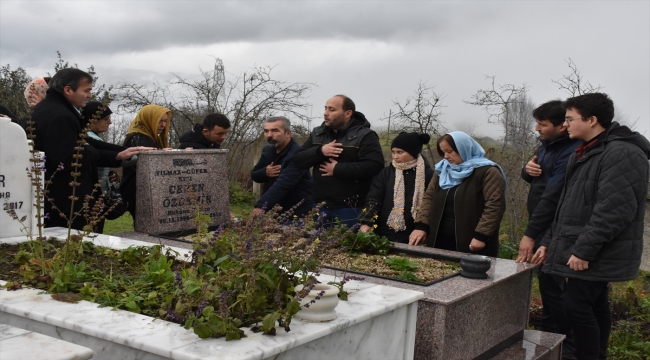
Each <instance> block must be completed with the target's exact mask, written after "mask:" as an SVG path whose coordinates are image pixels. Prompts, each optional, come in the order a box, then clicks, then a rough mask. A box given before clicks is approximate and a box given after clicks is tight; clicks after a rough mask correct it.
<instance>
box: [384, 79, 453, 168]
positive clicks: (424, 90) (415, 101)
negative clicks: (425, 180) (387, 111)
mask: <svg viewBox="0 0 650 360" xmlns="http://www.w3.org/2000/svg"><path fill="white" fill-rule="evenodd" d="M444 98H445V95H444V94H439V93H436V92H435V91H434V87H431V86H427V84H426V82H422V81H420V82H419V83H418V88H417V89H416V90H415V93H414V94H413V95H411V96H409V97H407V98H406V100H405V101H404V102H403V103H402V102H400V101H399V100H393V106H395V107H397V110H396V111H392V110H391V115H390V119H391V125H390V127H391V128H392V129H394V130H395V131H396V132H400V131H407V132H418V133H422V134H429V135H431V136H432V137H439V136H441V135H443V134H444V133H446V132H447V129H446V128H445V127H444V126H443V125H442V122H441V121H440V115H442V112H441V111H440V109H441V108H442V107H443V105H442V100H444ZM426 148H427V152H428V156H429V159H430V160H431V161H433V159H434V157H433V150H432V149H431V146H430V145H429V144H427V145H426Z"/></svg>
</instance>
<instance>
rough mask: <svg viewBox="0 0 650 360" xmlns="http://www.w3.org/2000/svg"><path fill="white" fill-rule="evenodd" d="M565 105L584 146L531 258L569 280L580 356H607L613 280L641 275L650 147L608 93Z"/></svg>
mask: <svg viewBox="0 0 650 360" xmlns="http://www.w3.org/2000/svg"><path fill="white" fill-rule="evenodd" d="M563 106H564V108H565V109H566V117H565V124H566V126H567V131H568V132H569V136H570V137H571V138H572V139H578V140H581V145H580V146H578V148H576V150H575V153H574V154H572V155H571V157H570V158H569V163H568V167H567V173H566V180H565V186H564V190H563V191H562V195H561V196H560V201H559V203H558V208H557V212H556V214H555V217H554V220H553V225H552V226H551V230H550V231H548V232H547V233H546V235H544V237H543V238H542V241H541V244H540V247H539V249H538V250H537V252H536V253H535V255H534V256H533V258H539V259H540V260H541V262H543V263H544V265H543V267H542V271H543V272H545V273H548V274H551V275H553V276H556V277H557V279H558V281H562V279H563V280H564V298H563V300H564V301H563V304H564V311H565V314H566V317H567V320H568V322H569V324H570V326H571V329H572V331H573V337H574V343H575V350H576V351H575V356H576V358H577V359H579V360H581V359H606V357H607V347H608V340H609V333H610V330H611V326H612V320H611V310H610V308H609V301H608V283H609V282H610V281H628V280H632V279H635V278H636V277H638V276H639V266H640V264H641V253H642V251H643V216H644V213H645V203H646V198H647V193H648V170H649V169H648V159H650V142H648V140H647V139H646V138H644V137H643V136H642V135H640V134H639V133H637V132H633V131H631V130H630V129H629V128H628V127H627V126H621V125H619V124H618V123H617V122H613V121H612V119H613V118H614V103H613V102H612V100H611V99H610V98H609V97H608V96H607V95H606V94H602V93H591V94H585V95H580V96H576V97H573V98H570V99H567V100H566V101H565V102H564V104H563ZM547 256H548V257H547Z"/></svg>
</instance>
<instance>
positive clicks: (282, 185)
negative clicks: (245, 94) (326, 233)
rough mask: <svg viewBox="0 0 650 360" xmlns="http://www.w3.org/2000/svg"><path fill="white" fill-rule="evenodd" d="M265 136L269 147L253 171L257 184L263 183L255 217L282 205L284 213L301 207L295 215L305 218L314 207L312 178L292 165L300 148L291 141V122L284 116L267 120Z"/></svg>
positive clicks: (263, 151)
mask: <svg viewBox="0 0 650 360" xmlns="http://www.w3.org/2000/svg"><path fill="white" fill-rule="evenodd" d="M264 137H265V138H266V141H267V142H268V143H269V145H267V146H265V147H264V149H262V156H261V157H260V160H259V161H258V162H257V164H255V167H253V170H252V171H251V178H252V179H253V181H255V182H256V183H263V184H264V185H263V188H262V190H263V195H262V196H261V197H260V199H259V200H258V201H257V202H256V203H255V209H254V210H253V214H254V215H260V214H262V212H263V211H264V210H268V209H271V208H272V207H274V206H275V205H280V206H281V207H282V210H283V211H287V210H289V209H290V208H292V207H294V206H296V204H298V203H300V202H301V201H302V203H300V205H299V206H298V207H297V208H296V209H295V211H294V214H295V215H298V216H303V215H305V214H306V213H307V212H309V210H311V209H312V208H313V207H314V199H313V197H312V177H311V174H310V173H309V169H305V170H301V169H298V167H296V165H295V164H294V163H293V161H292V160H293V154H294V153H295V152H296V150H298V149H300V145H298V143H296V141H295V140H293V139H292V138H291V122H290V121H289V119H287V118H286V117H284V116H273V117H270V118H268V119H266V120H265V121H264Z"/></svg>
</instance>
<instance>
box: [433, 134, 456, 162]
mask: <svg viewBox="0 0 650 360" xmlns="http://www.w3.org/2000/svg"><path fill="white" fill-rule="evenodd" d="M443 141H446V142H447V144H449V146H451V148H452V149H454V151H455V152H458V148H457V147H456V142H455V141H454V138H453V137H452V136H451V135H449V134H444V135H442V136H441V137H439V138H438V141H437V142H436V151H438V155H440V157H443V158H444V157H445V153H444V152H443V151H442V149H440V143H441V142H443Z"/></svg>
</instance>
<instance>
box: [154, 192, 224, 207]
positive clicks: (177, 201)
mask: <svg viewBox="0 0 650 360" xmlns="http://www.w3.org/2000/svg"><path fill="white" fill-rule="evenodd" d="M196 204H212V195H200V196H197V197H187V198H185V197H168V198H164V199H163V201H162V206H163V207H166V208H168V207H178V206H191V205H196Z"/></svg>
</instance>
